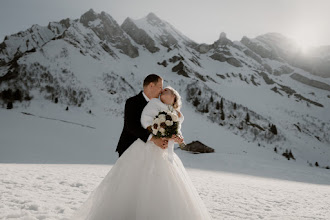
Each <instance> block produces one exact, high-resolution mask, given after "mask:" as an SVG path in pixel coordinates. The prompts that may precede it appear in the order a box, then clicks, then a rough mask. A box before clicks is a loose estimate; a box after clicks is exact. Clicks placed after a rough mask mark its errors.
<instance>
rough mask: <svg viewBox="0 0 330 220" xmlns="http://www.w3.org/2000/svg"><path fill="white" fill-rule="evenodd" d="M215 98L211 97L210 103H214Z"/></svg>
mask: <svg viewBox="0 0 330 220" xmlns="http://www.w3.org/2000/svg"><path fill="white" fill-rule="evenodd" d="M213 101H214V100H213V96H212V95H211V98H210V103H213Z"/></svg>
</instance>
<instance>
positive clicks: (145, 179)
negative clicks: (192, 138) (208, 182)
mask: <svg viewBox="0 0 330 220" xmlns="http://www.w3.org/2000/svg"><path fill="white" fill-rule="evenodd" d="M163 110H168V106H167V105H165V104H163V103H162V102H161V101H160V100H159V99H152V100H151V101H150V102H149V103H148V104H147V106H146V107H145V109H144V110H143V112H142V116H141V122H142V125H143V127H145V128H146V127H147V126H149V125H151V124H152V120H153V117H154V116H155V115H157V114H158V112H159V111H163ZM182 120H183V116H182V118H181V122H182ZM72 219H84V220H85V219H86V220H87V219H88V220H163V219H164V220H208V219H211V217H210V215H209V213H208V211H207V209H206V207H205V205H204V203H203V201H202V200H201V199H200V197H199V195H198V193H197V191H196V189H195V187H194V186H193V184H192V182H191V180H190V178H189V176H188V174H187V172H186V170H185V168H184V166H183V164H182V162H181V160H180V158H179V157H178V156H177V155H176V154H175V153H174V154H173V161H172V162H171V160H169V158H168V150H164V149H161V148H160V147H158V146H156V145H155V144H154V143H153V142H150V141H148V142H147V143H144V142H143V141H142V140H140V139H137V140H136V141H135V142H134V143H133V144H132V145H131V146H130V147H129V148H128V149H127V150H126V151H125V152H124V153H123V154H122V156H121V157H120V158H119V159H118V160H117V162H116V163H115V165H114V166H113V167H112V169H111V170H110V171H109V173H108V174H107V175H106V176H105V178H104V179H103V180H102V182H101V183H100V184H99V186H98V187H97V188H96V189H95V190H94V191H93V192H92V193H91V194H90V196H89V198H88V199H87V200H86V202H85V203H84V204H83V205H82V206H81V207H80V208H79V209H78V210H77V211H76V213H75V214H74V217H73V218H72Z"/></svg>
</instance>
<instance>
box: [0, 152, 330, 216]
mask: <svg viewBox="0 0 330 220" xmlns="http://www.w3.org/2000/svg"><path fill="white" fill-rule="evenodd" d="M241 159H242V158H240V156H237V155H230V156H228V155H223V157H220V158H219V161H220V164H222V165H223V167H226V166H228V164H231V163H232V162H230V161H232V160H234V161H236V160H241ZM183 162H184V161H183ZM245 162H246V161H245ZM251 164H253V165H255V166H254V168H255V170H254V171H255V172H257V173H259V174H260V175H262V174H263V173H267V174H268V175H272V173H273V172H274V173H276V175H277V174H278V173H281V174H283V177H284V178H290V180H281V179H278V178H267V177H258V176H255V175H244V174H239V173H234V172H226V171H222V169H221V167H218V169H219V170H218V171H210V170H202V169H192V168H187V170H188V173H189V175H190V177H191V179H192V181H193V183H194V185H195V187H196V189H197V190H198V192H199V194H200V196H201V198H202V199H203V201H204V202H205V204H206V206H207V208H208V210H209V212H210V213H211V215H212V217H213V218H214V219H329V218H330V209H329V207H330V185H329V184H328V185H327V184H325V183H330V175H329V172H327V171H326V170H321V169H317V170H316V169H315V168H307V169H306V168H305V169H297V167H294V166H290V165H289V166H278V167H270V166H265V165H264V164H260V163H258V164H257V163H256V162H253V161H249V165H251ZM111 167H112V165H87V164H75V165H72V164H0V181H1V184H0V193H1V194H0V198H1V200H0V201H1V203H0V219H26V220H34V219H68V218H69V217H70V215H71V214H72V213H73V212H74V210H75V209H77V208H78V207H79V206H80V205H81V204H82V203H83V202H84V201H85V200H86V199H87V197H88V194H89V193H90V192H91V191H92V190H93V189H94V188H95V187H97V185H98V184H99V183H100V182H101V180H102V179H103V178H104V176H105V175H106V174H107V173H108V172H109V170H110V169H111ZM240 169H241V170H242V171H245V172H246V171H248V170H249V168H245V167H244V166H243V167H240ZM224 170H226V169H224ZM289 173H291V174H292V176H291V175H288V174H289ZM297 176H299V181H296V180H295V178H296V177H297ZM304 180H306V181H304ZM310 180H313V181H312V182H313V183H310V182H311V181H310ZM317 182H319V183H320V184H318V183H317Z"/></svg>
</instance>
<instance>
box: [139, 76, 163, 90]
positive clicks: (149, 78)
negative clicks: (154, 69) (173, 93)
mask: <svg viewBox="0 0 330 220" xmlns="http://www.w3.org/2000/svg"><path fill="white" fill-rule="evenodd" d="M159 79H162V77H160V76H158V75H156V74H150V75H148V76H147V77H146V78H145V79H144V81H143V87H146V86H148V85H149V84H150V83H155V84H156V83H157V82H158V80H159Z"/></svg>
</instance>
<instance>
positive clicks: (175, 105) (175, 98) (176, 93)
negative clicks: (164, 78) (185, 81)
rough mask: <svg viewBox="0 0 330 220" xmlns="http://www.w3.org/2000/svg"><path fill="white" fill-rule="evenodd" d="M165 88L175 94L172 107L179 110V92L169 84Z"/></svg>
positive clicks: (180, 103)
mask: <svg viewBox="0 0 330 220" xmlns="http://www.w3.org/2000/svg"><path fill="white" fill-rule="evenodd" d="M165 89H169V90H171V92H172V93H173V95H174V96H175V97H174V103H173V107H174V109H175V110H177V111H180V108H181V105H182V102H181V96H180V94H179V93H178V92H177V91H176V90H175V89H173V88H172V87H171V86H167V87H166V88H165Z"/></svg>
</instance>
